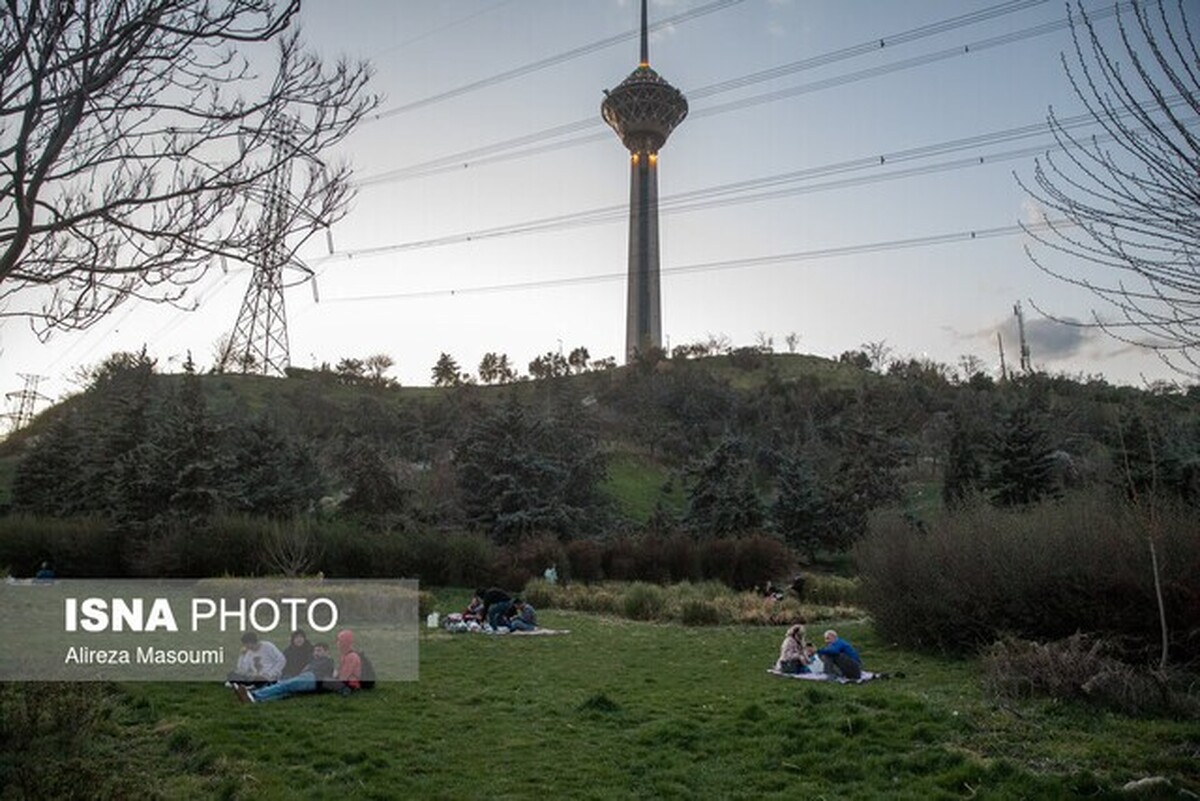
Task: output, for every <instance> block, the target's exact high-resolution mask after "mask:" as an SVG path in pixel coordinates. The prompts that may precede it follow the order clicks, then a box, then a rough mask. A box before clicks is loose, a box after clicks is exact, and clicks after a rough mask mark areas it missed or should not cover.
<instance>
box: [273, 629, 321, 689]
mask: <svg viewBox="0 0 1200 801" xmlns="http://www.w3.org/2000/svg"><path fill="white" fill-rule="evenodd" d="M314 647H315V646H314V645H313V644H312V643H310V642H309V641H308V635H307V634H305V633H304V631H303V630H301V629H296V630H295V631H293V632H292V640H291V642H290V643H288V647H287V648H284V649H283V656H284V659H286V660H287V664H286V665H284V668H283V675H282V676H281V678H284V679H290V678H292V677H293V676H299V675H300V673H301V672H302V671H304V670H305V668H306V666H307V665H308V663H309V662H310V661H312V655H313V648H314Z"/></svg>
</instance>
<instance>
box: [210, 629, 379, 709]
mask: <svg viewBox="0 0 1200 801" xmlns="http://www.w3.org/2000/svg"><path fill="white" fill-rule="evenodd" d="M335 642H336V643H337V650H338V655H339V659H338V661H337V663H336V664H335V662H334V659H333V656H332V654H331V652H330V649H329V645H328V643H323V642H318V643H312V642H309V639H308V635H307V634H305V633H304V631H303V630H301V629H296V630H295V631H293V632H292V636H291V640H290V641H289V643H288V646H287V648H285V649H284V650H282V651H280V650H279V648H278V647H277V646H276V645H275V644H274V643H272V642H269V641H267V640H261V639H259V637H258V635H257V634H255V633H254V632H253V631H248V632H246V633H245V634H243V635H242V648H241V653H240V654H239V656H238V661H237V666H236V668H235V669H234V670H233V671H232V672H231V673H230V674H229V676H228V679H227V681H226V682H225V685H226V686H227V687H232V688H233V691H234V692H235V693H236V694H237V697H238V700H240V701H242V702H243V703H260V702H263V701H278V700H281V699H284V698H290V697H291V696H293V695H301V694H304V693H319V692H336V693H340V694H342V695H349V694H350V693H352V692H354V691H356V690H360V689H365V688H366V687H367V686H370V685H371V684H373V680H374V670H373V669H368V668H367V665H368V664H369V663H368V662H367V661H366V656H365V655H363V654H362V653H361V652H360V651H357V650H356V649H355V648H354V632H352V631H351V630H350V629H344V630H342V631H340V632H338V634H337V638H336V639H335Z"/></svg>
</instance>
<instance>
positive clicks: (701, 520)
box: [686, 437, 763, 537]
mask: <svg viewBox="0 0 1200 801" xmlns="http://www.w3.org/2000/svg"><path fill="white" fill-rule="evenodd" d="M689 472H690V473H691V476H692V485H691V488H690V490H689V492H688V510H687V515H686V522H687V524H688V526H689V527H691V528H692V529H693V530H694V531H696V532H697V533H699V534H701V535H704V536H713V537H729V536H734V535H737V534H742V533H745V532H749V531H753V530H755V529H758V528H760V527H761V526H762V523H763V505H762V502H761V501H760V500H759V498H758V493H757V492H756V491H755V488H754V479H753V470H752V469H751V466H750V461H749V460H748V459H747V458H746V456H745V446H744V445H743V443H742V441H741V440H739V439H736V438H733V437H726V438H725V439H724V440H722V441H721V442H720V443H719V444H718V445H717V447H716V448H714V449H713V450H712V452H711V453H709V454H708V456H707V457H706V458H705V459H704V460H703V461H701V462H700V463H699V464H697V465H695V466H694V467H693V468H692V469H691V470H690V471H689Z"/></svg>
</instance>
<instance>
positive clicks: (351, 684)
mask: <svg viewBox="0 0 1200 801" xmlns="http://www.w3.org/2000/svg"><path fill="white" fill-rule="evenodd" d="M337 647H338V652H339V653H340V654H341V655H342V661H341V662H340V663H339V664H338V669H337V674H336V675H335V676H334V678H336V679H337V680H338V681H339V682H341V687H340V688H339V689H338V691H339V692H340V693H342V695H346V694H348V693H350V692H351V691H353V690H357V689H360V688H361V686H362V685H360V684H359V679H361V678H362V659H360V658H359V656H358V652H357V651H355V650H354V632H352V631H351V630H350V629H342V630H341V631H339V632H338V635H337Z"/></svg>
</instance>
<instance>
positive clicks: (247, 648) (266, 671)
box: [226, 631, 287, 687]
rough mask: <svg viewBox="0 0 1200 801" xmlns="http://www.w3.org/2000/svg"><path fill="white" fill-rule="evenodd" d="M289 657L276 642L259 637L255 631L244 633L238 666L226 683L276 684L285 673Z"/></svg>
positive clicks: (258, 685)
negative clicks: (277, 646)
mask: <svg viewBox="0 0 1200 801" xmlns="http://www.w3.org/2000/svg"><path fill="white" fill-rule="evenodd" d="M286 664H287V658H286V657H285V656H284V655H283V652H282V651H280V650H279V649H278V648H276V647H275V644H274V643H271V642H268V641H266V640H260V639H258V635H257V634H255V633H254V632H253V631H247V632H246V633H245V634H243V635H242V653H241V656H239V657H238V661H237V667H236V668H235V669H234V671H233V672H232V673H230V674H229V678H228V680H227V682H226V683H229V684H248V685H250V686H251V687H262V686H263V685H266V684H274V683H275V682H277V681H279V677H280V676H281V675H282V674H283V668H284V665H286Z"/></svg>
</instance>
